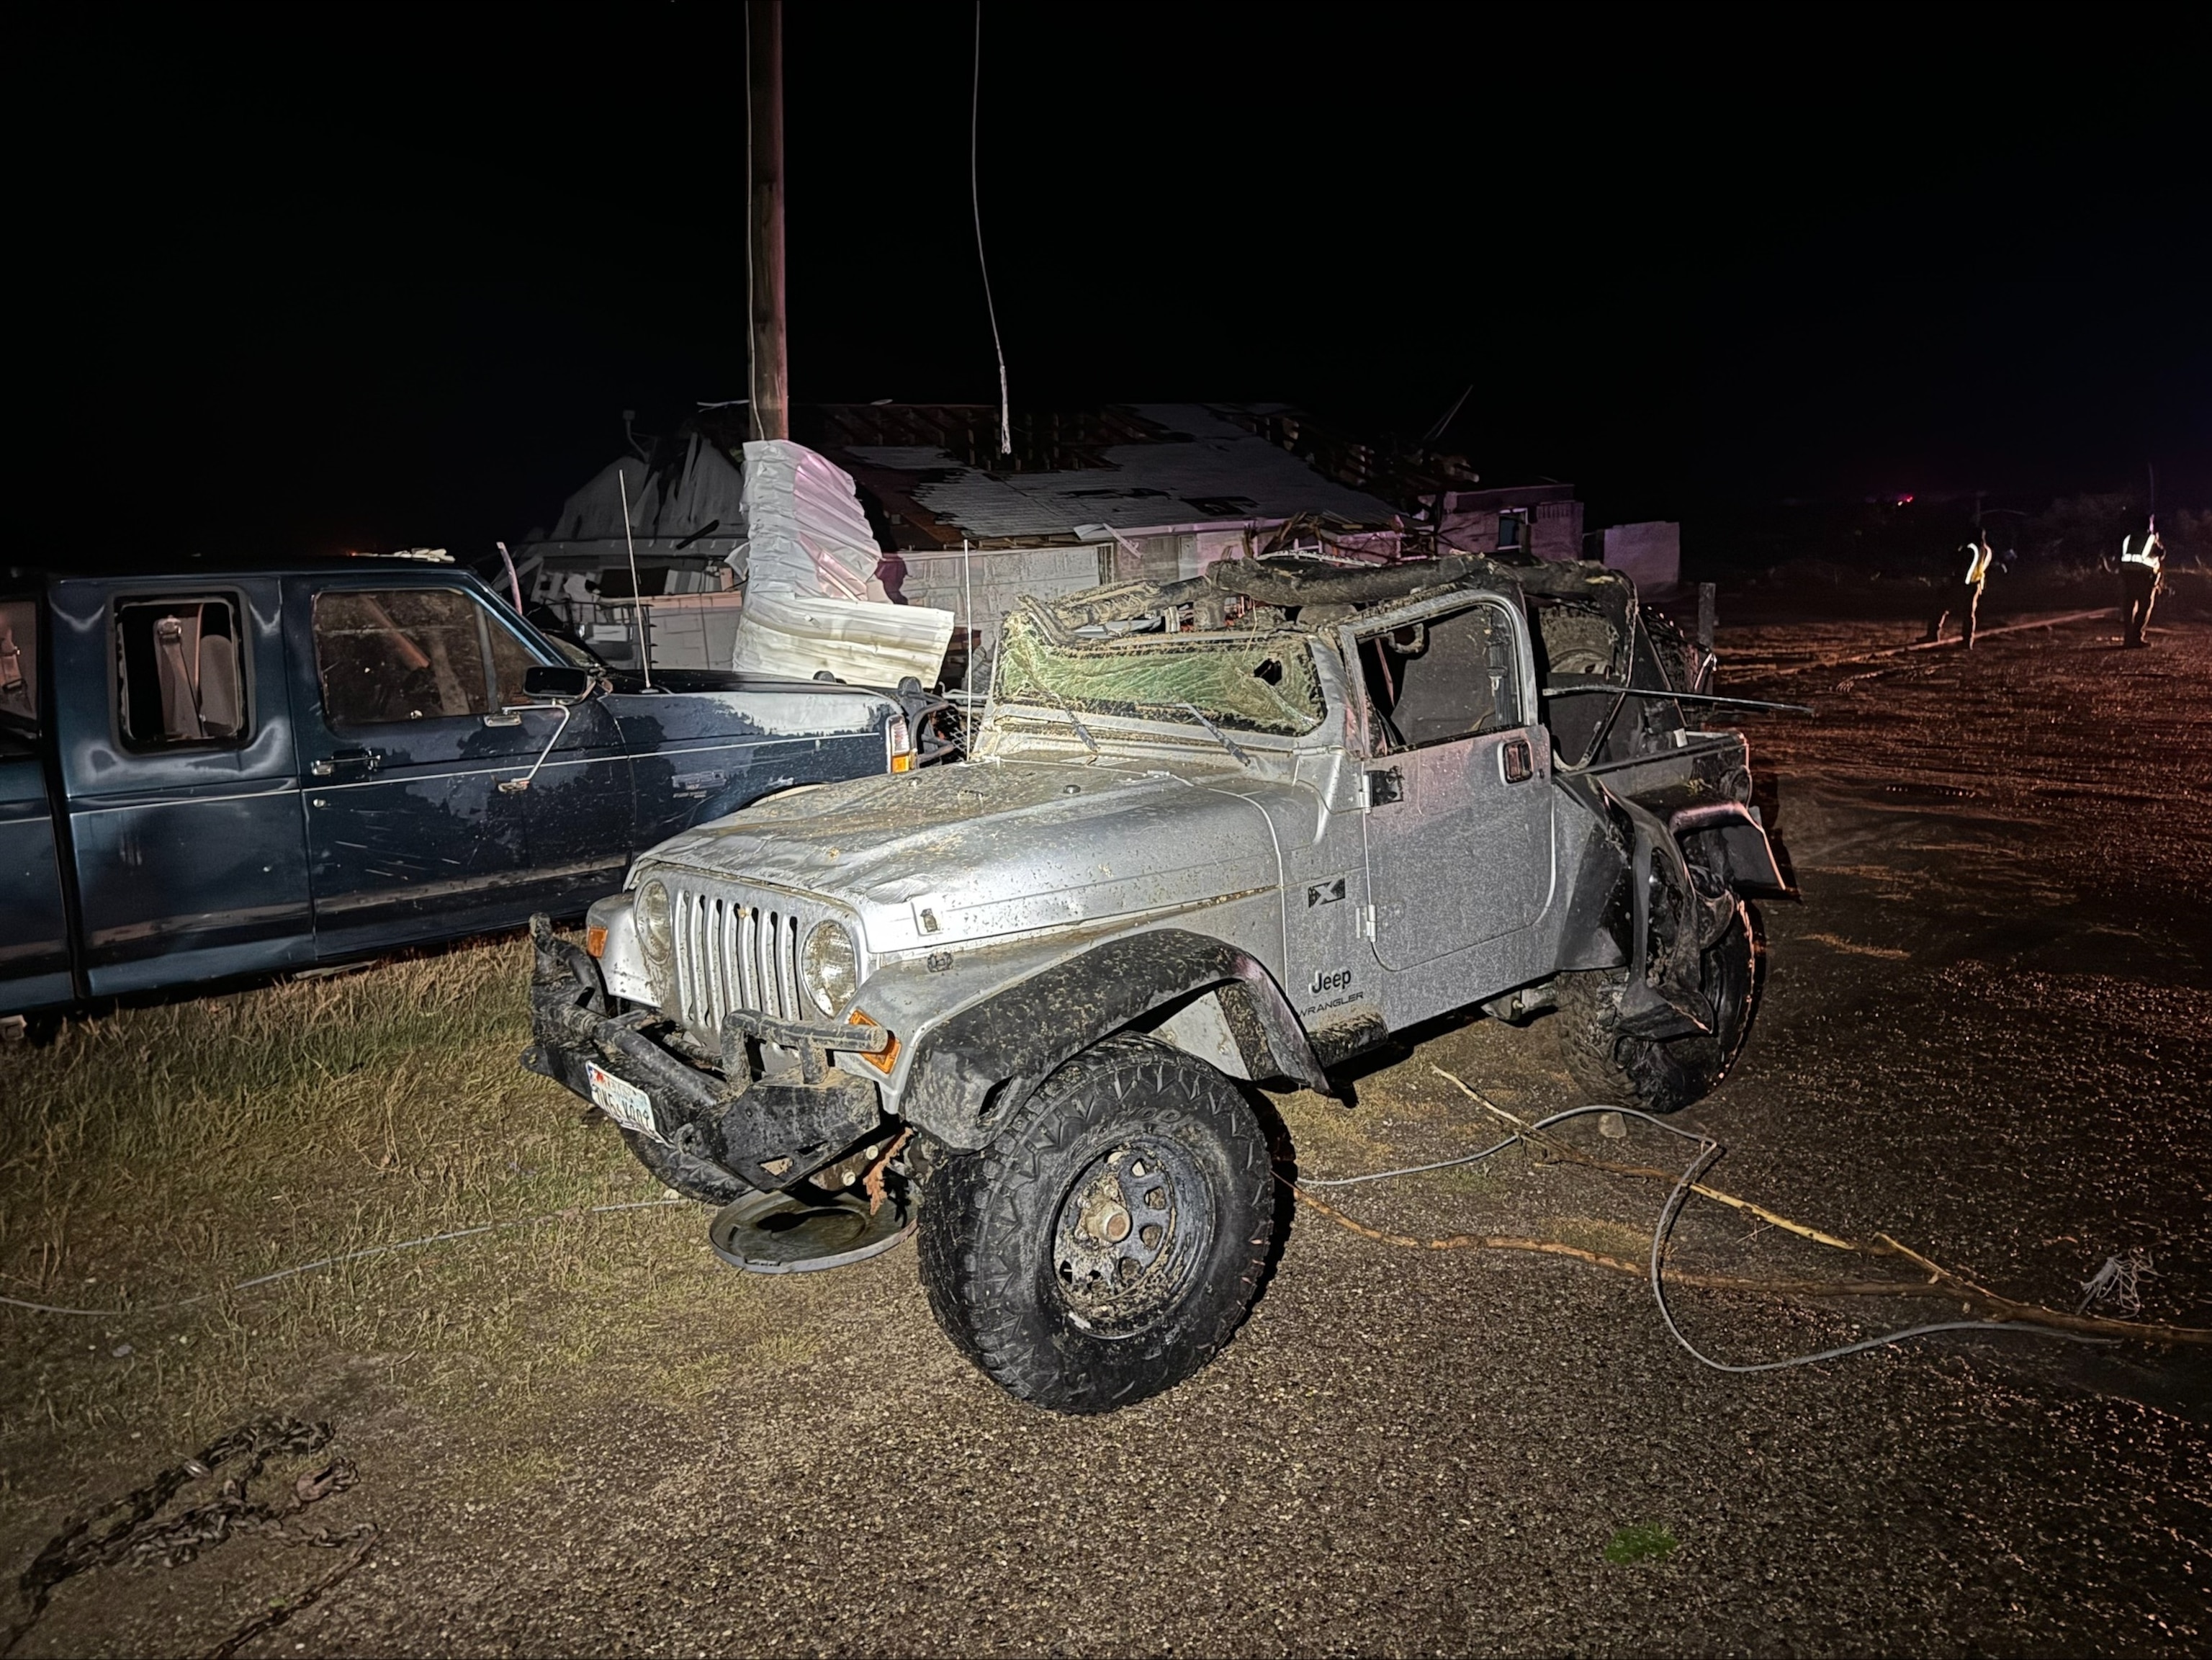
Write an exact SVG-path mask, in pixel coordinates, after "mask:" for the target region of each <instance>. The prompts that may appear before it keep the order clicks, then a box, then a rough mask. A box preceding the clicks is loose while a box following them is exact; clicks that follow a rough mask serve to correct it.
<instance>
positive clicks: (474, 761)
mask: <svg viewBox="0 0 2212 1660" xmlns="http://www.w3.org/2000/svg"><path fill="white" fill-rule="evenodd" d="M653 679H654V683H655V684H653V687H651V688H650V689H648V688H647V687H646V686H645V685H644V684H643V683H642V682H641V680H640V679H639V678H637V677H636V676H635V675H634V674H626V673H619V672H613V671H610V670H608V669H607V668H606V667H605V666H604V665H602V664H599V663H598V662H596V661H594V660H592V659H591V658H590V656H589V655H588V654H586V653H584V652H582V651H581V650H580V649H578V648H575V647H574V645H572V644H570V643H568V642H560V641H556V640H555V639H553V638H550V637H549V636H548V635H544V634H543V633H540V632H539V631H538V630H537V629H533V628H532V627H531V626H530V625H529V624H527V623H525V622H524V621H523V620H522V619H521V618H520V617H517V616H516V615H515V613H514V611H513V610H512V609H511V608H510V607H508V606H507V605H505V604H503V603H502V602H501V600H500V599H498V598H497V597H495V594H494V593H492V592H491V591H490V590H489V589H488V588H486V587H484V586H483V584H482V583H480V582H478V581H477V580H476V579H475V578H474V577H473V576H471V575H468V574H467V573H466V572H465V571H462V570H460V569H457V568H455V567H453V566H451V565H441V564H433V563H423V562H416V561H413V560H407V559H362V558H349V559H331V560H325V561H319V562H318V561H306V560H295V561H291V562H286V563H282V564H268V565H259V566H256V565H252V564H247V563H235V562H225V563H222V564H216V563H214V562H202V561H199V560H196V559H183V560H172V561H170V562H167V563H161V564H155V563H151V562H149V563H145V564H143V565H142V566H139V567H137V568H132V567H130V566H128V565H123V564H116V565H110V566H106V567H103V568H100V569H98V570H97V571H96V572H90V573H88V572H84V571H82V570H80V571H76V572H66V573H65V572H64V571H62V570H60V569H36V568H33V567H30V566H18V567H15V568H12V569H10V568H6V567H0V1018H7V1019H9V1020H11V1021H16V1022H17V1023H18V1024H20V1017H21V1016H22V1015H23V1014H25V1013H26V1012H30V1011H35V1010H40V1009H52V1008H55V1007H58V1006H66V1005H70V1004H74V1003H78V1002H82V1001H84V1000H88V999H95V998H106V997H109V996H115V995H121V994H130V993H136V992H146V991H155V990H159V989H161V988H167V987H174V986H180V985H187V984H197V983H202V982H208V981H211V980H219V979H228V978H231V977H234V976H257V975H264V974H269V973H273V972H283V971H286V970H297V969H301V968H307V967H311V966H313V965H315V964H324V963H329V962H332V961H338V960H343V959H345V958H359V957H364V956H370V955H374V954H375V953H378V952H385V951H389V950H391V949H393V948H395V947H398V946H412V945H418V944H422V943H425V942H428V941H434V940H439V939H453V938H458V937H459V936H462V935H465V934H471V933H483V932H485V931H488V930H491V929H497V928H504V927H513V926H517V925H520V923H522V922H524V921H527V920H528V918H529V916H530V915H531V913H532V912H533V911H548V912H550V913H553V914H555V915H565V914H574V913H576V912H580V911H581V910H582V909H584V907H585V906H586V905H587V904H588V903H590V902H591V901H592V899H594V898H596V897H599V895H601V894H603V893H605V892H608V891H611V890H613V889H615V888H617V887H618V886H620V885H621V882H622V877H623V870H624V868H625V867H626V866H627V865H628V864H629V860H630V858H631V856H632V855H633V854H636V853H639V852H641V851H642V850H643V849H645V848H649V847H652V846H653V845H654V844H655V843H657V842H662V841H665V839H666V838H667V837H669V836H671V835H673V834H675V833H676V832H677V831H678V830H684V829H685V828H687V827H689V826H690V825H692V824H697V823H700V822H702V820H704V819H707V818H714V817H716V816H719V815H720V814H722V813H725V812H732V811H734V810H735V809H737V808H738V807H741V806H745V805H747V804H748V803H750V802H752V801H755V800H759V799H760V798H761V797H762V796H764V795H768V794H773V793H775V791H778V790H781V789H787V788H789V787H792V786H793V785H799V784H807V783H814V782H820V781H829V780H833V779H840V778H852V777H857V776H859V775H863V774H867V773H881V772H896V771H904V770H905V769H908V767H910V766H912V765H913V764H914V762H915V747H914V733H915V727H916V723H917V722H918V721H920V720H921V717H922V716H923V714H925V712H926V708H927V700H924V699H921V697H920V696H919V693H918V691H917V690H916V689H915V687H914V686H913V685H912V684H911V683H909V684H908V685H907V686H906V687H904V688H902V693H901V694H896V695H895V694H891V693H886V692H882V691H878V690H869V689H866V688H862V687H855V686H848V685H844V684H838V683H836V682H832V681H822V680H817V681H809V682H801V683H787V682H763V681H758V680H752V679H747V678H740V677H738V676H737V675H734V674H727V673H718V672H708V671H698V670H693V671H678V672H670V673H667V674H665V675H664V674H662V673H659V672H656V673H655V675H654V677H653Z"/></svg>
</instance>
